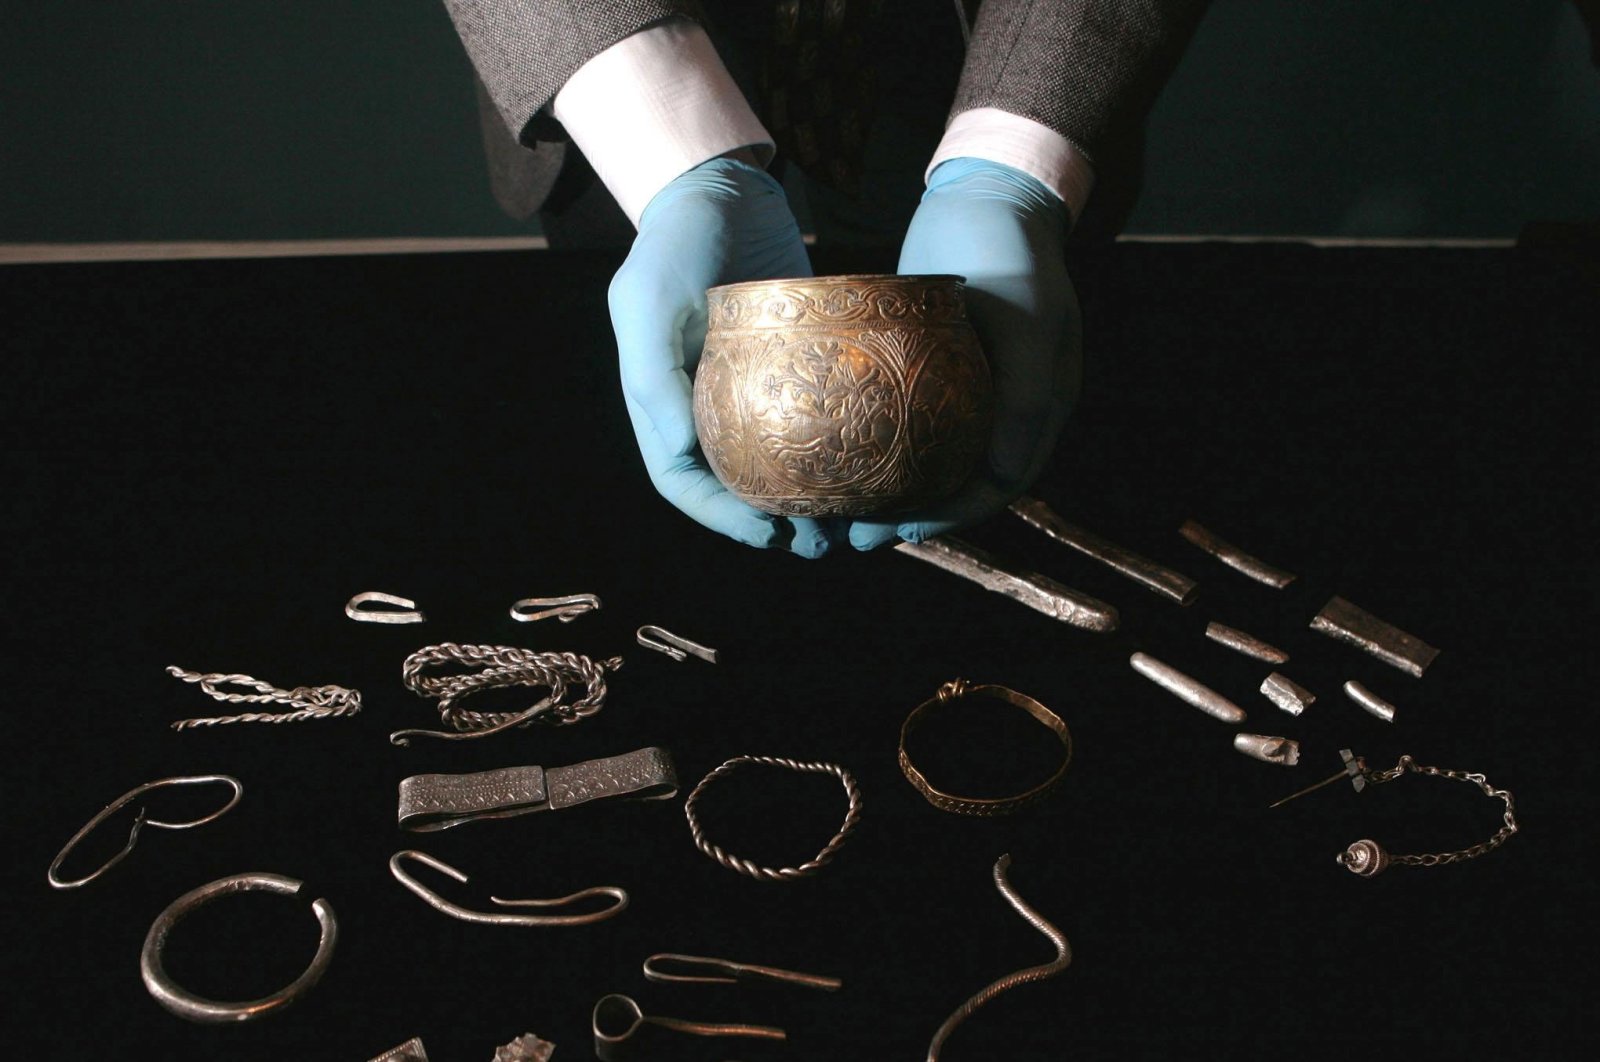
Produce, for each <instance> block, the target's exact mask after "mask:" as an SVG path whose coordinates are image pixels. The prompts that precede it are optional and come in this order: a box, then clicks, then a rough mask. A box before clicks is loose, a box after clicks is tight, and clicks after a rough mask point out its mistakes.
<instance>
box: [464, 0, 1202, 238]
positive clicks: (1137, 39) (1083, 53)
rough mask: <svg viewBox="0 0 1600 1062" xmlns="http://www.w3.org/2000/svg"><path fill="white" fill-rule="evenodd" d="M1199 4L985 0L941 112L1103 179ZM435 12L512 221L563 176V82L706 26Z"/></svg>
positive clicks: (646, 13)
mask: <svg viewBox="0 0 1600 1062" xmlns="http://www.w3.org/2000/svg"><path fill="white" fill-rule="evenodd" d="M738 2H740V3H746V4H748V3H757V2H760V0H738ZM1206 2H1207V0H983V3H982V5H981V6H980V7H979V9H978V16H977V22H976V25H975V26H974V28H973V32H972V41H971V44H970V46H969V47H968V51H967V61H966V64H965V67H964V68H963V71H962V75H961V83H960V86H959V88H958V89H957V93H956V100H955V106H954V107H953V108H952V110H951V113H952V115H953V114H958V113H960V112H962V111H966V110H971V109H973V108H975V107H996V108H999V109H1001V110H1005V111H1009V112H1011V113H1013V114H1019V115H1022V116H1023V117H1025V118H1031V119H1033V120H1034V121H1037V122H1039V123H1041V124H1042V125H1045V126H1047V127H1049V128H1050V129H1053V130H1055V131H1056V132H1058V133H1060V134H1061V135H1062V136H1064V137H1066V138H1067V139H1068V140H1070V141H1071V142H1072V143H1073V144H1074V145H1076V146H1077V147H1078V148H1079V149H1080V150H1082V151H1083V152H1084V153H1085V154H1086V155H1087V156H1088V157H1089V159H1090V160H1091V161H1092V162H1094V163H1095V164H1096V168H1097V170H1099V169H1101V168H1102V166H1103V164H1104V163H1106V162H1109V161H1110V160H1111V156H1113V155H1115V154H1117V153H1118V152H1119V150H1121V149H1120V148H1119V145H1120V144H1125V143H1126V142H1128V141H1129V140H1130V139H1133V138H1136V135H1137V132H1138V130H1139V129H1140V128H1141V127H1142V125H1143V122H1144V118H1145V115H1146V114H1147V113H1148V112H1149V109H1150V107H1151V105H1152V104H1153V103H1154V102H1155V97H1156V95H1157V94H1158V93H1159V92H1160V90H1161V86H1162V85H1163V84H1165V82H1166V79H1167V77H1168V75H1169V74H1170V73H1171V72H1172V70H1173V68H1174V67H1175V66H1176V65H1177V62H1178V59H1179V57H1180V56H1181V54H1182V51H1183V47H1184V45H1185V44H1186V43H1187V42H1188V39H1189V37H1190V35H1191V34H1192V33H1193V31H1194V28H1195V26H1196V25H1197V24H1198V22H1199V20H1200V16H1201V14H1202V13H1203V12H1204V10H1205V6H1206ZM445 5H446V6H447V7H448V8H449V10H450V16H451V19H452V20H453V21H454V22H455V26H456V30H457V32H458V33H459V34H460V35H461V41H462V43H463V44H464V45H466V49H467V54H468V56H469V57H470V58H471V60H472V64H473V66H474V68H475V69H476V70H477V73H478V78H479V80H480V83H481V86H482V89H483V95H482V98H483V99H485V100H486V101H488V102H490V103H492V105H493V112H494V116H495V117H496V118H498V123H497V122H496V121H495V120H494V119H493V118H486V120H485V128H484V133H485V142H486V146H487V147H488V151H489V157H490V167H491V173H492V175H493V178H494V183H495V189H496V196H497V198H498V199H499V200H500V202H501V205H502V206H504V207H506V209H508V210H510V211H511V212H512V213H514V214H517V215H518V216H526V214H527V213H529V212H531V211H532V210H534V209H537V207H538V205H539V203H541V202H542V201H543V199H544V196H545V194H546V193H548V191H549V188H550V186H551V185H552V184H553V182H554V180H555V176H556V173H557V172H558V171H559V169H560V166H561V162H562V157H563V155H564V150H565V145H562V144H561V140H562V139H563V138H562V135H561V132H560V129H559V126H558V125H557V124H556V123H555V122H554V120H553V119H551V118H550V117H549V114H548V108H549V105H550V101H551V100H552V99H554V98H555V95H556V93H557V92H558V91H559V90H560V89H561V86H562V85H564V84H565V83H566V81H567V79H568V78H569V77H571V76H572V74H573V73H575V72H576V71H577V69H578V68H579V67H580V66H582V65H583V64H584V63H586V62H588V61H589V59H591V58H593V57H594V56H595V55H597V54H599V53H600V52H602V51H604V50H605V49H606V48H608V47H610V46H611V45H613V44H615V43H616V42H617V41H619V40H621V39H622V38H624V37H626V36H628V35H630V34H633V33H637V32H638V31H639V30H641V29H645V28H647V27H649V26H652V25H654V24H656V23H658V22H661V21H664V20H666V19H670V18H691V19H696V20H702V19H704V18H705V17H706V12H705V10H704V9H703V8H702V6H701V5H700V4H698V3H695V2H693V0H445ZM712 6H713V7H714V4H713V5H712ZM928 7H929V17H930V18H933V17H953V6H952V5H951V4H950V3H949V2H948V0H928ZM712 13H713V14H714V11H713V12H712ZM519 144H520V145H521V148H520V149H519V148H518V146H517V145H519Z"/></svg>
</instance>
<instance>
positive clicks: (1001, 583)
mask: <svg viewBox="0 0 1600 1062" xmlns="http://www.w3.org/2000/svg"><path fill="white" fill-rule="evenodd" d="M894 548H895V549H896V550H898V551H900V552H901V553H904V554H905V555H906V556H908V557H915V558H917V560H920V561H926V562H927V563H929V564H931V565H933V566H934V567H936V568H943V569H944V570H945V571H947V572H950V573H951V574H952V575H959V576H961V578H963V579H967V580H969V581H971V582H974V583H977V584H978V585H979V586H981V587H983V588H984V589H985V590H992V591H994V592H995V593H997V594H1004V595H1005V596H1007V597H1009V598H1011V600H1013V601H1016V602H1017V603H1019V604H1023V605H1027V606H1028V607H1029V608H1031V609H1033V610H1034V611H1035V612H1043V613H1044V614H1045V615H1046V616H1049V617H1050V618H1051V619H1058V620H1060V621H1061V622H1062V623H1067V624H1071V625H1072V626H1074V627H1080V628H1082V629H1083V630H1086V631H1094V632H1096V633H1097V634H1107V633H1110V632H1111V631H1114V630H1116V629H1117V622H1118V618H1119V617H1118V615H1117V610H1116V609H1115V608H1114V607H1112V606H1111V605H1108V604H1106V603H1105V602H1104V601H1101V600H1099V599H1097V598H1093V597H1090V596H1089V595H1088V594H1084V593H1080V592H1079V591H1077V590H1074V589H1072V587H1070V586H1065V585H1063V584H1061V583H1058V582H1056V581H1055V580H1054V579H1051V578H1050V577H1049V576H1045V575H1040V574H1039V573H1037V572H1028V571H1021V570H1018V569H1015V568H1012V567H1010V566H1008V565H1007V564H1006V563H1005V562H1004V561H1002V560H1001V559H1000V558H999V557H996V556H995V555H994V554H992V553H990V552H989V551H988V550H983V549H979V548H978V547H977V546H974V545H971V544H970V543H967V542H963V541H961V540H960V539H958V538H952V537H950V536H949V535H940V536H939V537H938V538H930V539H928V541H926V542H901V543H899V544H898V545H896V546H895V547H894Z"/></svg>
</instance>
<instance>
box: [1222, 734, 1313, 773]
mask: <svg viewBox="0 0 1600 1062" xmlns="http://www.w3.org/2000/svg"><path fill="white" fill-rule="evenodd" d="M1233 747H1234V748H1236V749H1238V750H1239V751H1240V752H1242V753H1244V754H1245V755H1246V756H1251V757H1253V758H1255V759H1258V760H1260V761H1261V762H1262V763H1276V764H1280V765H1282V766H1284V767H1293V766H1294V765H1295V764H1297V763H1299V762H1300V742H1298V741H1296V740H1294V739H1293V738H1286V737H1273V736H1271V735H1268V734H1235V735H1233Z"/></svg>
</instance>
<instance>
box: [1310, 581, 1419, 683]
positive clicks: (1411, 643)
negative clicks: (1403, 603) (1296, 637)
mask: <svg viewBox="0 0 1600 1062" xmlns="http://www.w3.org/2000/svg"><path fill="white" fill-rule="evenodd" d="M1311 629H1312V630H1314V631H1321V632H1322V633H1323V634H1326V635H1328V636H1329V637H1330V638H1337V639H1338V640H1339V641H1341V642H1349V643H1350V644H1351V645H1354V646H1358V647H1359V648H1361V649H1364V650H1365V651H1366V652H1368V653H1370V654H1372V655H1373V656H1375V657H1377V658H1378V659H1379V660H1382V661H1383V662H1384V663H1386V664H1392V665H1394V666H1395V667H1397V668H1399V669H1400V670H1401V671H1404V672H1405V673H1406V674H1408V675H1415V676H1416V677H1417V678H1421V677H1422V673H1423V672H1424V671H1426V670H1427V669H1428V665H1429V664H1431V663H1433V658H1434V657H1436V656H1438V655H1439V650H1437V649H1435V648H1434V647H1433V646H1431V645H1429V644H1428V643H1427V642H1425V641H1423V640H1422V639H1421V638H1418V637H1417V636H1416V635H1414V634H1407V633H1406V632H1405V631H1403V630H1401V629H1400V628H1399V627H1396V626H1394V625H1393V624H1391V623H1385V622H1384V621H1383V620H1381V619H1379V618H1378V617H1377V616H1374V615H1373V614H1372V613H1370V612H1368V611H1366V610H1365V609H1363V608H1360V607H1358V606H1356V605H1352V604H1351V603H1350V602H1348V601H1346V600H1345V599H1344V598H1342V597H1335V598H1333V599H1332V600H1331V601H1329V602H1328V603H1327V604H1326V605H1323V606H1322V611H1321V612H1318V613H1317V614H1316V615H1315V616H1313V617H1312V618H1311Z"/></svg>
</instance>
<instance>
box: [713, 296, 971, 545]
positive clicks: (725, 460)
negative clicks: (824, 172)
mask: <svg viewBox="0 0 1600 1062" xmlns="http://www.w3.org/2000/svg"><path fill="white" fill-rule="evenodd" d="M706 303H707V313H708V325H707V332H706V341H705V348H704V353H703V354H702V355H701V359H700V364H699V366H698V367H697V369H696V371H695V382H694V419H695V430H696V433H697V434H698V435H699V438H700V446H701V449H702V450H703V451H704V452H705V456H706V462H707V463H708V464H709V465H710V466H711V470H712V471H713V472H714V473H716V476H717V478H718V479H720V480H721V481H722V482H723V484H724V485H725V486H726V487H727V488H728V489H729V490H730V491H732V492H733V493H734V494H736V495H737V496H739V497H740V498H742V499H744V500H745V501H746V502H748V503H749V504H751V505H753V506H755V507H756V508H757V509H761V510H763V511H765V512H770V513H779V514H783V515H789V516H865V515H869V514H875V513H888V512H894V511H903V510H906V509H910V508H915V507H916V506H919V505H925V504H927V503H929V502H932V501H936V500H938V499H939V498H942V497H944V496H946V495H948V494H950V493H952V492H953V491H955V490H956V489H957V488H958V487H959V486H960V485H961V484H962V483H963V482H964V481H965V480H966V479H967V477H968V476H969V475H970V474H971V473H972V470H973V468H974V467H975V466H976V465H977V463H978V460H979V458H980V457H981V456H982V454H983V452H984V449H985V447H986V446H987V445H988V441H989V428H990V423H991V419H992V415H993V410H992V406H993V384H992V382H991V380H990V377H989V365H988V362H987V361H986V360H985V358H984V356H983V351H982V350H981V349H980V348H979V346H978V339H977V336H976V334H975V333H974V332H973V331H972V326H971V325H970V324H968V323H967V319H966V303H965V297H964V294H963V289H962V284H961V278H960V277H953V276H837V277H815V278H798V279H790V280H776V281H753V282H748V283H743V284H729V285H725V286H722V287H716V288H712V289H711V290H710V291H708V292H706Z"/></svg>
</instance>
